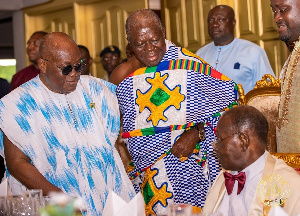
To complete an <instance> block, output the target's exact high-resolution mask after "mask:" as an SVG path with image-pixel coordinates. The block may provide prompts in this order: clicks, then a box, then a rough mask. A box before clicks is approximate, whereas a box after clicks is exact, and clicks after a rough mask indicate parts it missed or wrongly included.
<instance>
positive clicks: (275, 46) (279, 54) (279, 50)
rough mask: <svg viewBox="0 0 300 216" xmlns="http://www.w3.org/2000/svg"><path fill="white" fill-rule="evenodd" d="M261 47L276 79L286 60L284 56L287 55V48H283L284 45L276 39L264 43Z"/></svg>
mask: <svg viewBox="0 0 300 216" xmlns="http://www.w3.org/2000/svg"><path fill="white" fill-rule="evenodd" d="M263 45H264V48H265V51H266V53H267V55H268V58H269V61H270V64H271V66H272V69H273V71H274V73H275V75H276V77H279V75H280V72H281V69H282V67H283V65H284V62H285V60H286V57H285V55H286V54H287V48H286V47H285V44H284V43H283V42H282V41H280V40H278V39H274V40H269V41H264V42H263Z"/></svg>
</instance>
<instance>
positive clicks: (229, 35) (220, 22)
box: [207, 7, 235, 46]
mask: <svg viewBox="0 0 300 216" xmlns="http://www.w3.org/2000/svg"><path fill="white" fill-rule="evenodd" d="M207 24H208V34H209V36H210V37H211V39H212V40H213V41H214V43H215V45H216V46H223V45H227V44H229V43H230V42H231V41H232V40H233V38H234V26H235V20H234V19H233V17H232V15H231V13H230V10H229V9H228V8H226V7H225V8H222V7H216V8H213V9H212V10H211V11H210V12H209V14H208V18H207Z"/></svg>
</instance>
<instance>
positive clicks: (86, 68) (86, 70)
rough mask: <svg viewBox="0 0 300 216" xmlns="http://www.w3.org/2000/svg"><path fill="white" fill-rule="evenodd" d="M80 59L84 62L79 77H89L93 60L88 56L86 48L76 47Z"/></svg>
mask: <svg viewBox="0 0 300 216" xmlns="http://www.w3.org/2000/svg"><path fill="white" fill-rule="evenodd" d="M78 47H79V52H80V56H81V59H82V60H83V61H84V63H85V66H84V68H83V69H82V71H81V75H91V73H90V67H91V66H92V64H93V58H92V57H91V56H90V52H89V50H88V48H87V47H86V46H83V45H78Z"/></svg>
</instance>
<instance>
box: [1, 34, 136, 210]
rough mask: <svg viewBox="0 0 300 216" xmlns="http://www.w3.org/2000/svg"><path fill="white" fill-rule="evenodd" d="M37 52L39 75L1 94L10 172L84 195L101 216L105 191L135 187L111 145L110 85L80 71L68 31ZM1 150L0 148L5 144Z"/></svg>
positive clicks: (114, 112) (115, 118)
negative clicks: (5, 94) (3, 94)
mask: <svg viewBox="0 0 300 216" xmlns="http://www.w3.org/2000/svg"><path fill="white" fill-rule="evenodd" d="M40 54H41V58H40V59H39V60H38V65H39V68H40V69H41V73H40V75H39V76H37V77H35V78H34V79H32V80H30V81H29V82H27V83H26V84H24V85H23V86H21V87H19V88H18V89H16V90H15V91H13V92H11V93H10V94H9V95H7V97H5V98H3V99H2V100H1V108H0V119H1V123H0V128H1V131H3V133H4V152H5V160H6V164H7V168H8V171H9V172H10V174H11V175H12V176H14V177H15V178H16V179H18V180H19V181H20V182H21V183H22V184H23V185H25V186H26V187H27V188H30V189H32V188H40V189H42V190H43V192H44V194H45V195H47V194H48V193H49V192H50V191H63V192H65V193H67V194H68V195H70V196H73V197H80V198H82V199H83V200H84V202H85V204H86V206H87V210H88V213H87V214H88V215H101V213H102V211H103V208H104V205H105V202H106V198H107V195H108V193H109V190H113V191H114V192H115V193H117V194H118V195H119V196H120V197H122V198H123V199H124V200H127V202H129V200H130V199H131V198H132V197H133V196H134V190H133V187H132V184H131V182H130V181H129V179H128V177H127V175H126V173H125V169H124V167H123V165H122V162H121V159H120V156H119V154H118V153H117V151H116V149H115V148H114V143H115V141H116V139H117V136H118V132H119V123H120V120H119V109H118V102H117V98H116V96H115V86H114V85H112V84H110V83H107V82H105V81H103V80H101V79H98V78H95V77H92V76H82V77H80V72H81V70H82V68H83V61H82V59H81V58H80V52H79V48H78V46H77V44H76V43H75V42H74V41H73V40H72V39H71V38H70V37H69V36H68V35H66V34H65V33H62V32H54V33H49V34H48V35H46V36H45V37H44V39H43V41H42V43H41V46H40ZM99 89H100V90H101V91H99ZM1 141H2V139H1ZM1 144H2V143H1ZM0 150H1V154H2V155H3V145H0ZM9 177H11V176H9ZM10 182H11V181H10ZM10 186H12V185H10ZM12 189H13V192H19V193H20V191H18V188H12ZM16 190H17V191H16Z"/></svg>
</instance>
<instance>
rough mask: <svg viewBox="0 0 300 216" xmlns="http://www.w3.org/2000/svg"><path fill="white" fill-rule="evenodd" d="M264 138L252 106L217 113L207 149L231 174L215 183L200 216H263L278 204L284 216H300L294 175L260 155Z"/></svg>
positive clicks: (262, 125) (262, 123)
mask: <svg viewBox="0 0 300 216" xmlns="http://www.w3.org/2000/svg"><path fill="white" fill-rule="evenodd" d="M267 134H268V122H267V119H266V118H265V116H264V115H263V114H262V113H261V112H259V111H258V110H257V109H256V108H254V107H251V106H239V107H235V108H233V109H230V110H228V111H226V112H225V113H224V114H223V116H222V117H221V119H220V120H219V122H218V125H217V137H218V138H217V139H216V141H215V142H214V144H213V145H214V148H215V150H216V153H217V156H218V158H219V162H220V163H221V165H222V167H223V168H224V169H225V170H228V171H229V172H231V174H232V175H231V174H230V173H229V172H227V171H222V172H221V173H220V174H219V176H218V177H217V178H216V181H215V183H214V185H213V187H212V188H211V190H210V192H209V194H208V196H207V199H206V201H205V206H204V208H203V211H202V214H203V215H205V216H206V215H210V214H211V213H213V212H219V213H221V215H224V216H225V215H231V216H234V215H239V216H244V215H245V216H246V215H267V213H268V212H267V211H268V209H269V208H270V206H277V208H280V207H278V206H280V205H281V206H282V207H283V209H284V210H285V211H286V213H287V214H288V215H290V216H296V215H298V214H299V213H300V208H299V206H300V187H299V182H300V175H299V174H298V173H297V172H296V171H295V170H294V169H293V168H291V167H289V166H288V165H286V164H285V163H284V162H283V161H282V160H279V159H277V158H276V157H274V156H272V155H271V154H270V153H269V152H267V151H266V144H267ZM235 180H237V181H235ZM225 186H226V187H225ZM226 190H227V191H226ZM264 202H265V204H264ZM263 212H264V214H263ZM216 215H217V214H216Z"/></svg>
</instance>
